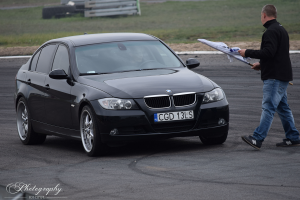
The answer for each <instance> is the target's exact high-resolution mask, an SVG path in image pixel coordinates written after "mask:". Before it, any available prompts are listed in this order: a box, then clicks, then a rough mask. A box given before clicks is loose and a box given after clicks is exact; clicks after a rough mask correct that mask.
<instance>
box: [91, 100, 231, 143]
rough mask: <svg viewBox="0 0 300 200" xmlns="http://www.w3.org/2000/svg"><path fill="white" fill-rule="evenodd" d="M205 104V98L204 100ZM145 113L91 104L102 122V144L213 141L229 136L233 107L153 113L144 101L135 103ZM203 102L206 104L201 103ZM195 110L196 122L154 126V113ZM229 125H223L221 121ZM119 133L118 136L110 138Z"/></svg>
mask: <svg viewBox="0 0 300 200" xmlns="http://www.w3.org/2000/svg"><path fill="white" fill-rule="evenodd" d="M200 100H202V98H200ZM135 101H136V102H137V104H138V105H139V106H140V107H141V110H105V109H103V108H102V107H101V106H100V104H99V103H98V101H92V102H91V104H92V106H93V108H94V110H95V113H96V116H97V118H98V127H99V132H100V134H101V139H102V142H104V143H113V142H127V141H137V140H149V139H164V138H172V137H186V136H200V135H201V136H205V137H207V138H213V137H218V136H221V135H223V134H224V133H227V132H228V128H229V105H228V102H227V100H226V99H223V100H221V101H218V102H214V103H209V104H203V105H201V103H196V104H194V105H192V106H188V107H182V108H172V107H171V108H168V109H149V108H147V107H146V106H144V104H143V99H135ZM199 102H202V101H199ZM185 110H194V116H195V119H194V120H183V121H173V122H154V113H161V112H175V111H185ZM221 118H222V119H225V121H226V123H225V124H223V125H219V124H218V121H219V119H221ZM113 129H117V134H116V135H110V132H111V131H112V130H113Z"/></svg>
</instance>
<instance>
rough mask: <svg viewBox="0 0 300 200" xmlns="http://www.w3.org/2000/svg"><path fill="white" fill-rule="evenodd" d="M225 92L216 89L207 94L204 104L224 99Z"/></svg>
mask: <svg viewBox="0 0 300 200" xmlns="http://www.w3.org/2000/svg"><path fill="white" fill-rule="evenodd" d="M224 96H225V95H224V92H223V90H222V89H221V88H216V89H214V90H212V91H210V92H206V93H205V95H204V97H203V101H202V102H203V103H210V102H214V101H220V100H222V99H224Z"/></svg>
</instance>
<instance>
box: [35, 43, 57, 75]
mask: <svg viewBox="0 0 300 200" xmlns="http://www.w3.org/2000/svg"><path fill="white" fill-rule="evenodd" d="M55 48H56V45H48V46H46V47H44V48H43V50H42V52H41V55H40V58H39V61H38V64H37V67H36V71H37V72H42V73H45V74H48V72H49V71H50V65H51V61H52V55H53V53H54V50H55Z"/></svg>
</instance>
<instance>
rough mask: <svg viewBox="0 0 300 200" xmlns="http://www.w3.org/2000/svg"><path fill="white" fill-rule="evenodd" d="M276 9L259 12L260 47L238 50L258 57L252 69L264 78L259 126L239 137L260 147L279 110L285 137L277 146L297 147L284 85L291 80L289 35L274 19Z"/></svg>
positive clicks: (295, 131) (295, 130) (246, 54)
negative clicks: (258, 48) (263, 28)
mask: <svg viewBox="0 0 300 200" xmlns="http://www.w3.org/2000/svg"><path fill="white" fill-rule="evenodd" d="M276 18H277V10H276V8H275V6H274V5H265V6H264V7H263V9H262V12H261V22H262V24H263V26H264V27H265V28H266V31H265V32H264V34H263V36H262V42H261V47H260V50H251V49H241V50H239V53H240V55H241V56H243V57H250V58H256V59H260V62H258V63H254V64H253V67H251V69H254V70H261V79H262V80H263V83H264V86H263V100H262V114H261V118H260V125H259V126H258V127H257V128H256V129H255V131H254V133H253V136H251V135H249V136H242V139H243V140H244V141H245V142H246V143H247V144H249V145H251V146H252V147H254V148H256V149H260V147H261V145H262V142H263V141H264V139H265V138H266V136H267V133H268V132H269V130H270V127H271V124H272V121H273V117H274V114H275V112H277V113H278V115H279V117H280V119H281V122H282V125H283V128H284V131H285V135H286V139H284V140H283V142H281V143H277V144H276V146H279V147H283V146H296V145H299V146H300V139H299V131H298V130H297V129H296V127H295V122H294V117H293V115H292V111H291V110H290V108H289V105H288V103H287V91H286V90H287V87H288V84H289V81H292V80H293V72H292V66H291V61H290V55H289V36H288V33H287V31H286V30H285V29H284V28H283V26H282V25H281V24H279V23H278V22H277V21H276Z"/></svg>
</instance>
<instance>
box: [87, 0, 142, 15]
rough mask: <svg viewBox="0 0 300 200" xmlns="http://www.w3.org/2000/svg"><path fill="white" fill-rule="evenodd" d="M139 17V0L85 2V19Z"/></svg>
mask: <svg viewBox="0 0 300 200" xmlns="http://www.w3.org/2000/svg"><path fill="white" fill-rule="evenodd" d="M114 15H141V9H140V2H139V0H94V1H86V2H85V11H84V16H85V17H100V16H114Z"/></svg>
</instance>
